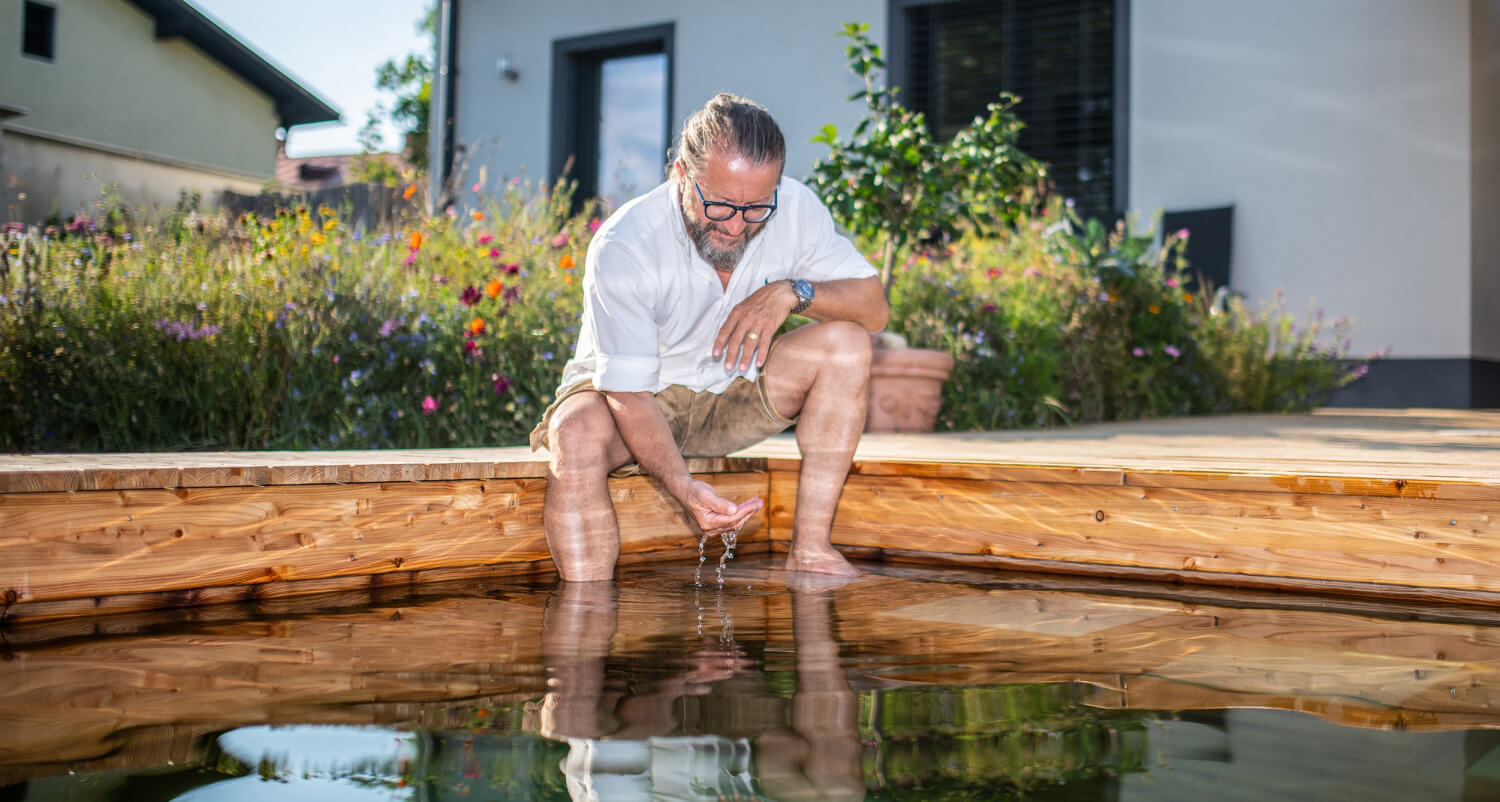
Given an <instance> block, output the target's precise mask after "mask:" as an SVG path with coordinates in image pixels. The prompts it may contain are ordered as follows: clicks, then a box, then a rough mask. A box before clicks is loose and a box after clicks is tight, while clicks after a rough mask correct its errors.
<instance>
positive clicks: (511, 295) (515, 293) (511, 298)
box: [505, 287, 521, 304]
mask: <svg viewBox="0 0 1500 802" xmlns="http://www.w3.org/2000/svg"><path fill="white" fill-rule="evenodd" d="M519 300H521V290H520V288H519V287H506V288H505V302H506V303H507V304H513V303H515V302H516V301H519Z"/></svg>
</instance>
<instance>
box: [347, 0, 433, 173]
mask: <svg viewBox="0 0 1500 802" xmlns="http://www.w3.org/2000/svg"><path fill="white" fill-rule="evenodd" d="M416 28H417V32H418V33H421V34H426V35H427V36H429V37H432V38H434V39H435V38H436V36H437V5H436V4H435V3H429V4H428V5H427V7H426V9H425V10H424V11H423V13H422V18H421V19H420V20H418V21H417V25H416ZM433 52H436V48H434V50H433ZM430 57H431V54H429V53H423V54H417V53H408V54H407V55H406V58H405V59H387V60H386V61H384V62H382V63H381V64H380V66H379V67H376V68H375V88H376V89H379V90H381V91H384V92H390V93H391V94H393V95H394V96H395V98H394V100H392V101H391V105H390V106H389V108H387V107H384V106H380V105H377V106H376V107H375V109H374V110H373V111H371V112H370V115H369V117H368V118H367V119H366V120H365V125H364V127H363V128H361V129H360V136H359V139H360V145H361V147H362V149H363V151H364V153H365V155H367V156H368V155H369V154H372V153H375V152H377V151H379V150H380V146H381V142H380V136H379V134H378V133H377V132H376V129H377V127H378V126H379V122H380V117H381V116H389V117H390V120H391V122H392V123H393V124H394V125H395V126H396V127H397V128H398V129H400V130H401V131H402V132H404V133H405V134H406V150H405V153H404V154H403V155H404V157H405V159H406V162H407V163H408V164H409V165H411V166H412V167H413V168H414V169H415V170H417V171H418V172H425V171H426V170H427V162H428V155H427V142H428V117H429V116H430V115H431V109H432V70H433V66H432V64H431V62H430V61H429V60H428V59H429V58H430ZM357 170H358V172H359V173H360V175H359V176H358V179H359V180H360V181H368V182H371V183H385V184H388V185H391V186H394V185H395V183H396V182H397V181H399V180H400V179H401V176H399V175H398V176H392V175H390V173H391V172H392V170H393V168H392V167H391V166H390V165H389V164H387V163H385V162H382V161H379V160H375V159H369V158H366V159H364V160H362V161H360V162H359V163H358V165H357Z"/></svg>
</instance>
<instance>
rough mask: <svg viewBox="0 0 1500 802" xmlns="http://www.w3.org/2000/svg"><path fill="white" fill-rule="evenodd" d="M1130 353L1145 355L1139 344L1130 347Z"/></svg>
mask: <svg viewBox="0 0 1500 802" xmlns="http://www.w3.org/2000/svg"><path fill="white" fill-rule="evenodd" d="M1130 353H1131V354H1132V355H1134V356H1145V355H1146V349H1144V348H1142V347H1140V346H1139V345H1137V346H1136V347H1134V348H1132V349H1130Z"/></svg>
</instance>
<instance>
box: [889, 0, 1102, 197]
mask: <svg viewBox="0 0 1500 802" xmlns="http://www.w3.org/2000/svg"><path fill="white" fill-rule="evenodd" d="M1126 2H1127V0H957V1H955V2H943V0H892V3H891V15H890V31H891V33H890V42H891V47H890V50H891V53H890V55H891V58H890V76H891V80H892V83H893V84H895V85H898V86H900V87H901V94H900V95H899V97H900V98H901V100H902V102H903V103H905V104H906V105H907V106H909V107H911V108H913V109H918V110H921V111H923V112H925V113H926V115H927V122H928V125H929V126H930V127H931V128H932V131H933V134H934V136H938V137H941V138H948V137H951V136H953V134H954V133H955V132H956V131H957V130H958V129H959V128H961V127H963V126H964V125H967V124H968V123H969V121H970V120H972V119H974V117H975V116H976V115H978V114H982V113H983V112H984V108H985V106H986V104H988V103H990V102H992V101H993V100H994V99H995V97H996V95H997V94H998V93H1000V92H1001V91H1007V92H1013V93H1015V94H1016V95H1018V96H1019V97H1020V98H1021V103H1020V105H1018V106H1017V107H1016V114H1017V115H1018V116H1019V117H1020V118H1021V119H1022V120H1023V121H1025V123H1026V128H1025V130H1023V131H1022V133H1021V148H1022V149H1023V150H1025V151H1026V152H1027V153H1030V154H1031V155H1032V156H1035V157H1037V158H1038V159H1041V160H1043V161H1045V162H1047V163H1048V165H1050V167H1051V170H1050V172H1051V176H1052V180H1053V182H1054V183H1055V185H1056V189H1057V191H1058V192H1061V193H1063V194H1064V195H1065V196H1066V197H1070V198H1073V199H1075V201H1076V202H1077V204H1078V206H1079V208H1080V211H1081V212H1082V213H1083V214H1086V215H1092V216H1097V217H1102V218H1106V219H1107V218H1110V217H1113V216H1115V215H1117V214H1119V213H1120V212H1121V211H1122V210H1123V208H1124V206H1125V170H1124V160H1125V156H1126V153H1127V151H1126V149H1125V131H1126V128H1125V119H1126V118H1125V116H1124V115H1125V97H1126V93H1125V91H1124V86H1125V83H1124V80H1125V76H1126V72H1127V70H1126V68H1125V64H1126V62H1125V61H1124V56H1125V48H1124V42H1125V38H1124V34H1125V32H1126V26H1125V20H1124V16H1125V8H1126Z"/></svg>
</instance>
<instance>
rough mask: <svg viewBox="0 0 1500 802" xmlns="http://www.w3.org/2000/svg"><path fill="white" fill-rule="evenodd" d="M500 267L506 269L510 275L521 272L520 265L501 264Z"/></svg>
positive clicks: (506, 272)
mask: <svg viewBox="0 0 1500 802" xmlns="http://www.w3.org/2000/svg"><path fill="white" fill-rule="evenodd" d="M499 269H500V270H503V271H505V274H506V275H509V276H514V275H516V274H517V273H520V272H521V266H520V265H500V266H499Z"/></svg>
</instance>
